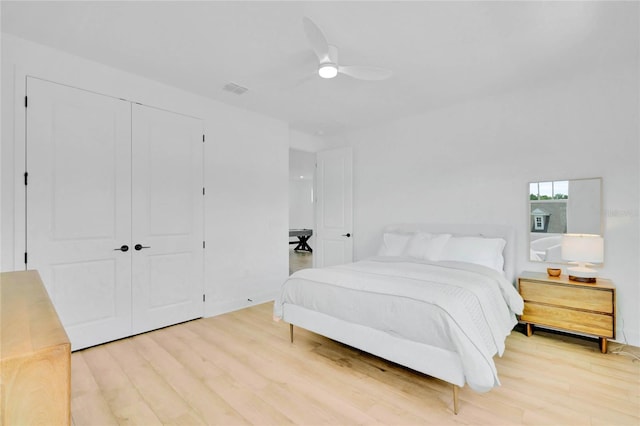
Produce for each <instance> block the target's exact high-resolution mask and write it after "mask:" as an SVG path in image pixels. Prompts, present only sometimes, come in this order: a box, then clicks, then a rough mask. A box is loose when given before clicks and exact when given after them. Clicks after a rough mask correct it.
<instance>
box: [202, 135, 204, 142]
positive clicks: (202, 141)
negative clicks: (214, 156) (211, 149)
mask: <svg viewBox="0 0 640 426" xmlns="http://www.w3.org/2000/svg"><path fill="white" fill-rule="evenodd" d="M202 143H204V135H202Z"/></svg>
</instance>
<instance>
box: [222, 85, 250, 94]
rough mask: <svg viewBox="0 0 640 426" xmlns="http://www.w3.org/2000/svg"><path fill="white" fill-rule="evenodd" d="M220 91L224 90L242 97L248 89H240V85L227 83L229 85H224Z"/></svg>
mask: <svg viewBox="0 0 640 426" xmlns="http://www.w3.org/2000/svg"><path fill="white" fill-rule="evenodd" d="M222 90H226V91H227V92H231V93H235V94H236V95H242V94H243V93H244V92H246V91H247V90H249V89H247V88H246V87H242V86H240V85H237V84H235V83H231V82H229V83H227V84H225V85H224V87H223V88H222Z"/></svg>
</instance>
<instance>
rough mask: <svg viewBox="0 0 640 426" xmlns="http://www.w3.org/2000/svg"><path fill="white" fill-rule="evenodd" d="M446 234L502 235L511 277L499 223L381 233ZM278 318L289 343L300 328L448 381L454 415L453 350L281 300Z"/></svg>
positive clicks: (507, 233) (511, 245)
mask: <svg viewBox="0 0 640 426" xmlns="http://www.w3.org/2000/svg"><path fill="white" fill-rule="evenodd" d="M391 231H395V232H417V231H423V232H430V233H449V234H452V235H454V236H482V237H487V238H503V239H504V240H505V241H506V242H507V244H506V245H505V248H504V250H503V256H504V260H505V262H504V271H505V276H506V277H507V279H508V280H509V281H510V282H513V280H514V278H515V232H514V230H513V228H511V227H508V226H501V225H467V224H464V225H443V224H402V225H392V226H389V227H387V228H385V230H384V232H391ZM282 312H283V315H282V319H283V320H284V321H285V322H287V323H289V332H290V337H291V342H293V326H294V325H296V326H298V327H301V328H304V329H306V330H309V331H312V332H314V333H317V334H320V335H322V336H325V337H328V338H330V339H332V340H336V341H338V342H341V343H344V344H346V345H349V346H352V347H354V348H357V349H360V350H363V351H365V352H368V353H370V354H372V355H376V356H379V357H380V358H384V359H386V360H388V361H391V362H395V363H397V364H400V365H403V366H405V367H408V368H411V369H412V370H415V371H419V372H421V373H424V374H427V375H429V376H432V377H435V378H438V379H441V380H443V381H445V382H448V383H451V384H452V386H453V412H454V413H455V414H458V411H459V402H458V394H459V390H460V388H461V387H463V386H464V384H465V379H464V373H463V369H462V362H461V360H460V357H459V355H458V354H457V353H455V352H452V351H449V350H445V349H442V348H438V347H435V346H430V345H426V344H423V343H419V342H415V341H411V340H407V339H402V338H399V337H397V336H392V335H390V334H387V333H385V332H383V331H380V330H376V329H374V328H370V327H366V326H362V325H359V324H355V323H351V322H347V321H343V320H340V319H338V318H335V317H332V316H329V315H326V314H323V313H320V312H316V311H312V310H310V309H306V308H303V307H300V306H297V305H293V304H290V303H285V304H284V305H283V308H282Z"/></svg>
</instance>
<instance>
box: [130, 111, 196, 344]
mask: <svg viewBox="0 0 640 426" xmlns="http://www.w3.org/2000/svg"><path fill="white" fill-rule="evenodd" d="M132 135H133V145H132V146H133V162H132V164H133V181H132V182H133V210H132V211H133V218H132V220H133V228H132V229H133V239H132V244H133V245H134V246H135V245H136V244H139V245H141V246H143V247H144V248H141V249H140V250H135V249H134V252H133V254H132V255H133V329H134V333H139V332H144V331H148V330H152V329H155V328H159V327H164V326H166V325H169V324H175V323H178V322H182V321H187V320H190V319H193V318H198V317H201V316H202V313H203V307H204V303H203V300H202V299H203V296H202V295H203V247H202V241H203V206H204V204H203V194H202V185H203V172H202V169H203V167H202V165H203V162H202V153H203V143H202V123H201V121H200V120H197V119H194V118H191V117H187V116H183V115H180V114H175V113H171V112H167V111H162V110H158V109H154V108H150V107H145V106H141V105H133V132H132Z"/></svg>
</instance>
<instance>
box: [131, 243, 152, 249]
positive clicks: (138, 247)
mask: <svg viewBox="0 0 640 426" xmlns="http://www.w3.org/2000/svg"><path fill="white" fill-rule="evenodd" d="M133 248H134V249H136V250H138V251H140V250H142V249H143V248H151V246H143V245H142V244H136V245H135V246H133Z"/></svg>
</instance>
